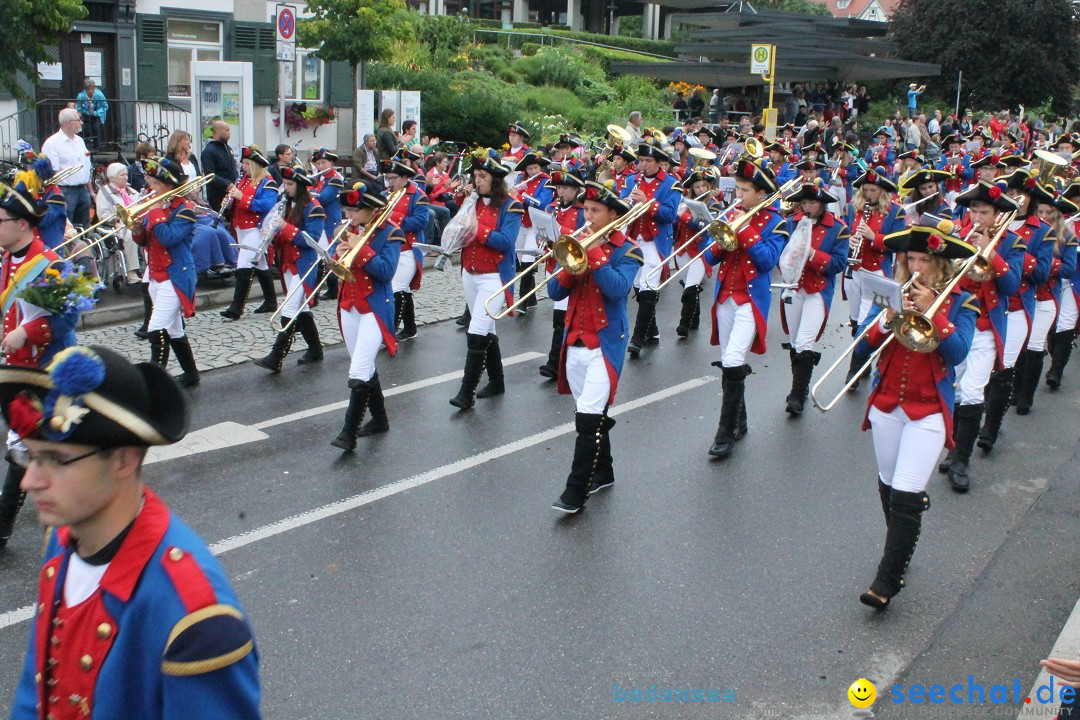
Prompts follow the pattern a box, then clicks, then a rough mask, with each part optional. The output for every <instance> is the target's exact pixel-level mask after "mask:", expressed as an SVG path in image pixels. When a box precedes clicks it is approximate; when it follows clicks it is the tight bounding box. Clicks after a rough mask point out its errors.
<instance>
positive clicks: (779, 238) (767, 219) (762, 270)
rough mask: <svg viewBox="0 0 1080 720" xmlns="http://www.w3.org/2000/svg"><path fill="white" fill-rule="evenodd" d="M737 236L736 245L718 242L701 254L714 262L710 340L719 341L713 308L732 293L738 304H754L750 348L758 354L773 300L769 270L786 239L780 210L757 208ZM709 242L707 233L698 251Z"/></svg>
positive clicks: (717, 343)
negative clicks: (728, 246)
mask: <svg viewBox="0 0 1080 720" xmlns="http://www.w3.org/2000/svg"><path fill="white" fill-rule="evenodd" d="M738 238H739V247H738V248H737V249H735V250H731V251H728V250H721V249H720V246H719V245H715V244H714V245H713V246H712V247H711V248H709V250H708V252H706V253H705V255H703V256H702V257H703V258H704V259H705V262H706V263H708V264H709V265H715V266H716V285H715V290H714V293H713V312H711V313H710V315H711V316H712V319H713V320H712V337H711V338H710V339H709V343H710V344H711V345H719V344H720V335H719V330H718V328H717V325H716V311H715V310H716V307H717V306H719V305H720V304H722V303H723V302H724V301H726V300H727V299H728V298H729V297H731V298H734V300H735V302H736V304H738V305H744V304H746V303H750V304H751V305H752V306H753V309H754V324H755V325H756V326H757V333H756V334H755V336H754V342H753V344H752V345H751V346H750V352H752V353H755V354H757V355H761V354H764V352H765V332H766V330H767V329H768V325H767V323H768V319H769V304H770V303H771V302H772V289H771V288H770V284H771V278H770V274H771V272H772V269H773V268H774V267H776V263H777V261H778V260H779V259H780V251H781V250H782V249H783V247H784V243H785V242H786V241H787V227H786V225H785V223H784V218H783V216H782V215H780V213H779V211H777V210H776V208H773V207H767V208H764V209H762V210H759V211H758V212H757V214H756V215H754V217H753V218H752V219H751V220H750V221H749V222H748V223H746V224H745V225H743V227H742V228H741V229H740V230H739V233H738ZM711 242H712V237H711V236H709V235H708V233H706V234H705V235H704V236H703V237H702V239H701V241H700V242H699V245H698V250H699V252H700V251H701V250H703V249H704V248H705V246H707V245H708V244H709V243H711Z"/></svg>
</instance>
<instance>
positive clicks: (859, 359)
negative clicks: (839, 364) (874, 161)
mask: <svg viewBox="0 0 1080 720" xmlns="http://www.w3.org/2000/svg"><path fill="white" fill-rule="evenodd" d="M852 187H853V188H855V197H854V198H853V199H852V201H851V205H850V207H849V208H848V221H847V225H848V227H849V228H851V254H850V257H851V258H852V259H853V260H855V259H857V260H858V261H859V262H858V270H864V271H866V272H869V273H873V274H875V275H880V276H881V277H887V276H889V275H891V274H892V257H891V255H890V251H889V249H888V248H887V247H886V246H885V237H886V236H887V235H891V234H893V233H895V232H899V231H901V230H903V229H904V227H905V225H906V224H905V220H904V209H903V208H902V207H900V206H899V205H897V204H896V203H894V202H893V201H892V200H891V197H892V193H895V192H896V191H897V187H896V185H895V184H894V183H893V181H892V180H890V179H889V178H888V176H887V175H886V171H885V168H882V167H869V168H867V169H866V171H865V172H864V173H863V174H862V175H860V176H859V177H858V178H856V179H855V182H853V183H852ZM843 288H844V292H845V293H846V294H847V298H848V312H849V315H850V318H851V332H852V337H854V335H855V333H856V331H857V330H858V327H859V326H860V325H862V324H863V322H865V321H866V318H867V317H869V315H870V308H871V306H872V305H873V304H874V298H873V297H872V296H871V295H869V294H868V293H863V291H862V285H861V284H860V275H859V272H858V271H856V272H853V273H852V277H850V278H847V277H845V278H844V285H843ZM865 364H866V358H865V357H863V356H861V355H859V353H858V352H855V353H853V354H852V356H851V368H850V369H849V370H848V376H847V380H848V381H851V380H853V379H854V378H855V374H856V372H857V371H858V369H859V368H861V367H862V366H863V365H865ZM857 387H859V383H858V382H856V383H855V384H854V385H853V386H852V389H853V390H854V389H855V388H857Z"/></svg>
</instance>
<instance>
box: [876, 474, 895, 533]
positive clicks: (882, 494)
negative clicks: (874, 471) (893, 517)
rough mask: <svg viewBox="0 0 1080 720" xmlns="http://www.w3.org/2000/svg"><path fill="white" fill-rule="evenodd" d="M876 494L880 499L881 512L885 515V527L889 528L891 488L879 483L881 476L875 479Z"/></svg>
mask: <svg viewBox="0 0 1080 720" xmlns="http://www.w3.org/2000/svg"><path fill="white" fill-rule="evenodd" d="M877 493H878V497H879V498H880V499H881V512H883V513H885V527H888V526H889V508H891V507H892V488H891V487H889V486H888V485H886V484H885V483H883V482H881V476H880V475H878V478H877Z"/></svg>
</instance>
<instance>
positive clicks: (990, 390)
mask: <svg viewBox="0 0 1080 720" xmlns="http://www.w3.org/2000/svg"><path fill="white" fill-rule="evenodd" d="M1013 371H1014V368H1008V369H1006V370H997V371H995V372H993V373H991V375H990V381H989V382H988V383H986V417H984V418H983V426H982V429H981V430H980V431H979V438H978V441H977V442H976V444H977V445H978V446H979V447H980V448H982V449H983V450H985V451H986V452H990V451H991V450H993V449H994V443H996V442H997V439H998V433H999V432H1001V421H1002V420H1003V419H1004V418H1005V411H1006V410H1008V409H1009V395H1010V393H1012V384H1013V374H1014V373H1013Z"/></svg>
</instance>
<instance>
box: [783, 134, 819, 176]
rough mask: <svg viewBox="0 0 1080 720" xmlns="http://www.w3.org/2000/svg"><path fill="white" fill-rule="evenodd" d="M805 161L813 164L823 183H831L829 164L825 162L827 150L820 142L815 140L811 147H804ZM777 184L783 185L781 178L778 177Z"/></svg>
mask: <svg viewBox="0 0 1080 720" xmlns="http://www.w3.org/2000/svg"><path fill="white" fill-rule="evenodd" d="M800 153H801V157H802V159H803V160H809V161H810V162H811V163H813V165H814V168H815V172H816V174H817V177H819V178H821V182H823V183H828V182H829V164H828V163H826V162H825V149H824V148H823V147H822V145H821V141H820V140H815V141H814V142H812V143H810V144H809V145H805V146H803V148H802V150H801V151H800ZM777 182H779V183H780V184H781V185H783V182H781V181H780V178H779V177H777Z"/></svg>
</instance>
